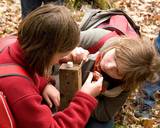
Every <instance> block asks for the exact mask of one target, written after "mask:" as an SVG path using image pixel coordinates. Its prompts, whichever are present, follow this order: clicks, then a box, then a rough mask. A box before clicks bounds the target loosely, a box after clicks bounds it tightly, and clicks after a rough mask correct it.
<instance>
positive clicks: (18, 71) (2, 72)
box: [0, 63, 30, 79]
mask: <svg viewBox="0 0 160 128" xmlns="http://www.w3.org/2000/svg"><path fill="white" fill-rule="evenodd" d="M8 76H20V77H23V78H26V79H30V77H29V75H28V73H27V72H26V71H25V70H24V68H23V67H22V66H20V65H17V64H12V63H11V64H10V63H9V64H0V78H2V77H8Z"/></svg>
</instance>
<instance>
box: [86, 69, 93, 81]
mask: <svg viewBox="0 0 160 128" xmlns="http://www.w3.org/2000/svg"><path fill="white" fill-rule="evenodd" d="M92 79H93V73H92V72H90V73H89V75H88V77H87V80H86V81H85V84H86V83H91V81H92Z"/></svg>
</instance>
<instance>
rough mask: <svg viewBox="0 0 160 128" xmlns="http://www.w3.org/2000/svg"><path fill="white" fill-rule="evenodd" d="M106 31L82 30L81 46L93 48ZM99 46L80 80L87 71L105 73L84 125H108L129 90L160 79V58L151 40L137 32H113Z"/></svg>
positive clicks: (109, 125)
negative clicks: (90, 113) (133, 34)
mask: <svg viewBox="0 0 160 128" xmlns="http://www.w3.org/2000/svg"><path fill="white" fill-rule="evenodd" d="M109 33H111V32H110V31H109V30H104V29H101V28H93V29H89V30H85V31H82V32H81V44H80V46H81V47H83V48H86V49H89V50H92V51H94V49H96V48H94V49H92V47H94V46H95V47H98V45H99V44H98V41H99V40H100V38H102V37H103V36H105V35H107V34H109ZM98 48H99V49H98V50H97V52H96V50H95V52H94V54H92V55H90V59H89V60H90V61H88V63H86V64H84V66H83V77H84V78H83V80H85V79H86V77H87V75H86V74H87V72H88V71H97V72H99V73H100V74H101V75H102V76H103V77H104V80H103V89H102V93H101V95H99V96H98V97H97V99H98V100H99V103H98V107H97V108H96V110H95V111H94V112H93V114H92V117H91V118H90V120H89V122H88V124H87V127H88V128H96V127H98V128H100V127H102V128H103V127H106V128H111V127H113V124H114V123H113V118H114V116H115V114H116V113H117V112H118V111H119V110H120V108H121V107H122V105H123V104H124V103H125V101H126V99H127V97H128V96H129V94H130V93H131V92H132V91H134V90H135V88H137V87H140V86H141V85H143V84H144V82H146V81H151V82H154V81H156V80H157V79H159V77H158V72H159V66H160V65H159V64H160V58H159V56H158V54H157V51H156V50H155V47H154V46H153V45H152V43H150V42H144V41H142V40H141V39H140V37H138V36H137V37H136V38H133V37H130V36H119V35H116V36H113V37H111V38H109V39H107V40H106V41H105V43H104V44H103V45H102V46H101V47H98ZM92 53H93V52H92Z"/></svg>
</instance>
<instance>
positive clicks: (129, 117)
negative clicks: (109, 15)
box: [0, 0, 160, 128]
mask: <svg viewBox="0 0 160 128" xmlns="http://www.w3.org/2000/svg"><path fill="white" fill-rule="evenodd" d="M114 1H115V2H113V5H114V7H116V8H119V9H123V10H124V11H126V12H127V14H128V15H129V16H130V17H131V18H133V20H134V21H135V22H136V24H137V25H139V26H140V31H141V33H142V35H143V36H145V37H149V38H150V39H151V40H153V39H154V38H155V37H156V36H157V35H158V32H159V31H160V0H114ZM88 8H90V6H89V5H82V7H81V9H80V10H79V11H73V15H74V17H75V19H76V20H77V22H78V23H79V22H80V21H81V18H82V16H83V14H84V12H85V11H86V10H87V9H88ZM20 21H21V8H20V2H19V0H0V37H4V36H6V35H10V34H13V33H16V32H17V26H18V24H19V22H20ZM136 95H139V92H138V91H136V92H135V93H133V94H132V95H131V96H130V97H129V98H128V100H127V102H126V103H125V105H124V106H123V108H122V109H121V112H120V113H118V114H117V116H116V126H115V127H116V128H160V102H157V104H156V106H155V107H154V108H153V109H152V110H151V112H152V114H153V116H152V118H150V119H146V118H136V117H135V116H134V111H135V106H134V104H133V102H134V101H135V99H136Z"/></svg>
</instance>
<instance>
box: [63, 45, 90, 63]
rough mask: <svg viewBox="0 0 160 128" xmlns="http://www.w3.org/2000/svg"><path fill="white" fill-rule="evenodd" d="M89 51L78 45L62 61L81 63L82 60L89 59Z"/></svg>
mask: <svg viewBox="0 0 160 128" xmlns="http://www.w3.org/2000/svg"><path fill="white" fill-rule="evenodd" d="M88 55H89V51H88V50H85V49H83V48H81V47H76V48H75V49H74V50H73V51H72V52H71V53H70V54H69V55H68V56H65V57H64V58H62V59H61V60H60V62H61V63H62V62H63V63H64V62H68V61H73V62H74V63H80V62H81V61H82V60H83V61H85V62H86V61H87V58H88Z"/></svg>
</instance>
